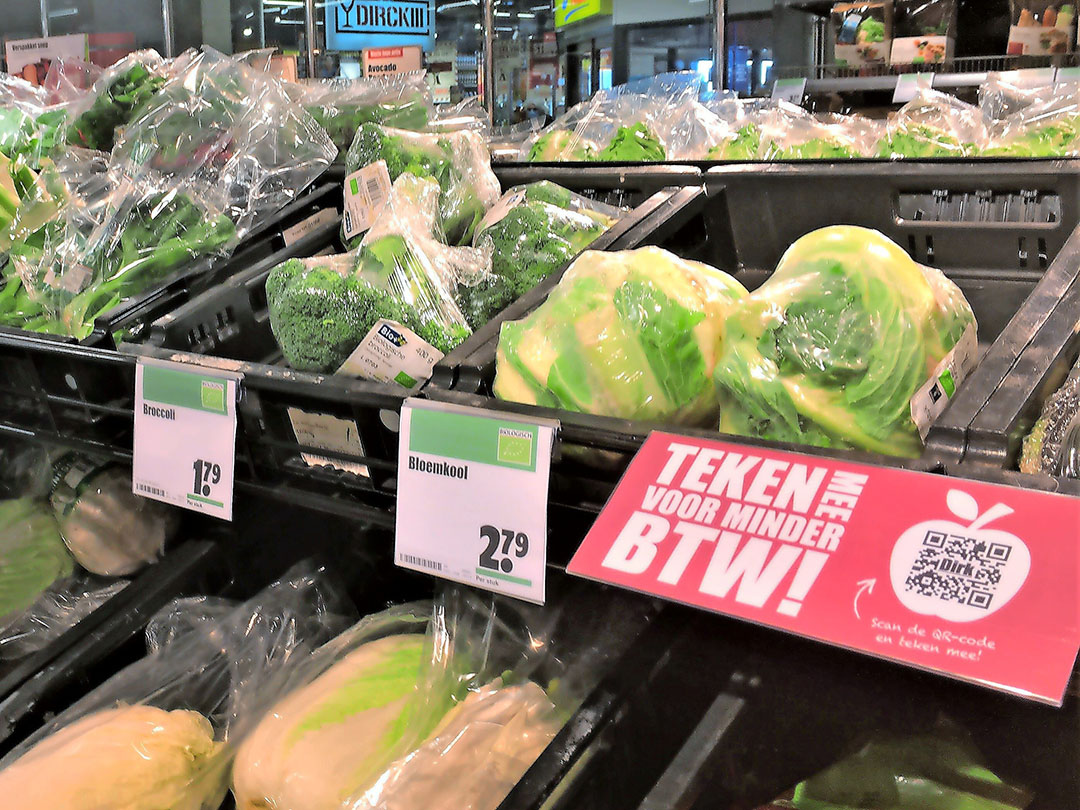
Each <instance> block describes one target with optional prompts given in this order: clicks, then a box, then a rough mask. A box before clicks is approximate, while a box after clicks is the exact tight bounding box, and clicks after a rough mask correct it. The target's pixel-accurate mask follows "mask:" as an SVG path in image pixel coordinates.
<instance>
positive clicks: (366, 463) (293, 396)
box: [124, 174, 698, 508]
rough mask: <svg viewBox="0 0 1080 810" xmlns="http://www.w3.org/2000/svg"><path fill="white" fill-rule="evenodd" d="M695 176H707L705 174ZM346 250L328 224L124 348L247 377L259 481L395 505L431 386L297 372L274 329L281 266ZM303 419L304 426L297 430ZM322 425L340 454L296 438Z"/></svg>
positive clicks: (252, 455)
mask: <svg viewBox="0 0 1080 810" xmlns="http://www.w3.org/2000/svg"><path fill="white" fill-rule="evenodd" d="M693 178H694V179H698V177H697V175H696V174H695V175H693ZM677 193H678V192H677V191H676V190H674V189H672V190H668V191H663V192H658V193H656V194H654V195H653V196H652V197H650V198H649V200H647V201H646V202H645V203H644V204H642V205H641V206H639V207H638V208H636V209H634V210H632V211H630V212H628V213H627V214H625V215H624V216H623V217H621V218H620V220H619V221H618V222H616V223H615V224H614V225H613V226H612V227H611V228H609V229H608V231H607V232H606V233H604V234H603V235H601V236H600V237H599V238H598V239H597V240H596V241H595V242H593V244H592V247H593V248H594V249H601V250H602V249H605V248H606V247H607V246H608V245H610V244H613V243H614V242H615V241H616V240H618V239H619V238H622V237H623V236H625V235H626V234H627V233H629V232H631V231H632V230H633V229H634V228H635V227H637V226H638V224H639V223H640V222H641V221H643V220H644V219H646V218H647V217H648V216H649V215H650V214H651V213H652V212H654V211H655V210H656V208H657V206H660V205H662V204H663V202H664V200H666V199H668V198H670V197H671V196H673V195H675V194H677ZM340 249H341V245H340V242H339V241H338V226H337V223H334V224H329V225H325V226H323V227H320V228H318V229H316V230H314V231H312V232H311V233H309V234H307V235H305V236H304V237H303V238H302V239H300V240H298V241H297V242H296V243H295V244H293V245H291V246H289V247H288V248H286V249H284V250H282V251H279V252H277V253H274V254H272V255H270V256H267V257H265V258H263V259H261V260H259V261H257V262H255V263H254V264H253V265H251V266H249V267H248V268H247V269H246V270H244V271H243V272H241V273H238V274H236V275H235V276H233V277H232V278H230V279H228V280H226V281H225V282H223V283H222V284H220V285H218V286H217V287H216V288H215V289H213V290H209V291H207V292H205V293H203V294H202V295H200V296H198V297H197V298H194V299H192V300H191V301H189V302H187V303H186V304H184V305H182V306H180V307H178V308H177V309H175V310H174V311H172V312H170V313H169V314H167V315H165V316H163V317H161V318H159V319H158V320H157V321H155V322H154V323H153V324H152V326H151V327H150V329H149V332H148V335H147V340H146V342H145V343H143V344H140V345H127V344H125V346H124V351H126V352H131V353H137V354H141V355H145V356H152V357H157V358H164V359H172V360H182V361H183V362H194V363H199V362H208V363H215V362H217V363H225V364H226V365H227V367H228V368H231V369H234V370H236V371H240V372H242V373H243V375H244V380H243V396H242V398H241V402H240V405H239V407H238V415H239V420H240V424H241V428H242V430H241V432H242V434H243V445H244V448H245V458H246V460H247V461H248V462H249V463H250V471H251V480H253V481H256V482H259V483H261V484H262V485H264V486H268V487H275V488H277V489H278V490H279V491H284V490H286V489H289V488H295V487H300V488H301V489H302V490H303V491H304V492H305V493H315V494H322V495H323V496H327V497H331V498H335V499H337V500H338V501H348V500H350V499H353V500H356V499H359V500H363V501H365V502H367V503H372V504H377V505H379V506H385V507H387V508H389V506H390V505H391V503H392V501H391V500H390V499H391V498H392V495H393V493H394V491H395V486H396V470H397V452H398V421H399V415H400V411H401V403H402V402H403V401H404V399H405V398H406V397H407V396H410V395H414V394H417V393H418V392H419V391H420V390H421V388H422V387H423V383H421V384H418V385H417V386H415V387H414V388H413V389H411V390H409V389H405V388H403V387H401V386H396V385H389V384H384V383H377V382H372V381H368V380H360V379H355V378H350V377H343V376H342V377H338V376H334V375H326V374H315V373H311V372H303V371H293V370H291V369H289V368H288V367H286V366H285V365H284V362H283V360H282V357H281V352H280V350H279V349H278V346H277V343H276V341H275V340H274V337H273V334H272V333H271V330H270V321H269V314H268V311H267V302H266V293H265V283H266V277H267V276H268V275H269V273H270V271H271V270H272V269H273V267H274V266H275V265H277V264H279V263H280V262H282V261H284V260H285V259H288V258H292V257H296V256H312V255H315V254H318V253H320V252H324V251H330V252H334V251H337V250H340ZM555 275H558V273H556V274H555ZM483 332H484V330H483V329H481V330H480V332H478V333H477V334H478V335H482V334H483ZM476 339H477V336H476V335H474V336H473V337H472V338H470V339H469V341H467V342H466V344H463V346H462V347H461V348H459V349H458V350H455V351H454V352H452V353H451V354H450V355H447V357H446V358H444V360H443V361H442V362H441V363H440V364H439V366H438V367H437V368H436V371H435V373H436V374H438V375H442V376H448V377H452V376H453V371H452V368H453V366H454V364H455V363H456V362H457V358H458V357H459V356H461V355H462V354H463V353H464V352H466V351H467V345H471V343H472V342H475V340H476ZM200 357H205V358H206V360H205V361H203V360H200ZM233 361H235V362H233ZM298 412H300V413H298ZM294 420H297V421H298V422H299V426H297V427H294ZM313 423H314V424H316V426H317V427H318V428H319V429H321V430H323V431H330V432H332V433H334V434H335V435H337V436H338V440H339V443H338V444H337V448H338V449H337V450H329V449H327V448H326V447H324V446H320V445H321V444H323V442H320V441H318V440H315V439H314V436H312V440H311V441H309V442H307V443H306V442H305V441H304V440H302V439H301V438H299V437H298V436H297V431H298V430H299V431H300V432H301V433H304V432H305V427H307V428H310V427H311V425H312V424H313ZM328 424H329V425H330V427H328ZM305 455H306V456H307V457H308V458H307V459H306V460H305V458H304V456H305ZM313 457H314V460H313ZM319 459H321V463H320V461H319ZM331 462H336V463H331Z"/></svg>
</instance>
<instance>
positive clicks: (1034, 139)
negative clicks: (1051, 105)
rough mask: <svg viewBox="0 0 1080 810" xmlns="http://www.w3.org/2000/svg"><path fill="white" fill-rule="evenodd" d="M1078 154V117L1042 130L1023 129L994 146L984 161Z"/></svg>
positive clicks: (1079, 130) (1059, 121)
mask: <svg viewBox="0 0 1080 810" xmlns="http://www.w3.org/2000/svg"><path fill="white" fill-rule="evenodd" d="M1078 150H1080V116H1068V117H1063V118H1061V119H1059V120H1057V121H1054V122H1052V123H1049V124H1045V125H1043V126H1031V127H1026V128H1024V129H1023V130H1021V131H1020V132H1018V133H1017V134H1016V135H1014V136H1012V137H1010V138H1006V139H1005V140H1004V141H1003V142H999V143H998V144H996V145H995V146H992V147H990V148H988V149H984V150H983V152H982V154H983V155H984V156H987V157H1064V156H1066V155H1074V154H1076V153H1077V151H1078Z"/></svg>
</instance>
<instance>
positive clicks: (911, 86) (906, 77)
mask: <svg viewBox="0 0 1080 810" xmlns="http://www.w3.org/2000/svg"><path fill="white" fill-rule="evenodd" d="M935 75H936V74H934V73H901V74H900V75H899V76H897V77H896V89H895V90H894V91H893V96H892V100H893V104H907V102H909V101H911V100H912V99H913V98H915V95H916V94H917V93H918V92H919V91H920V90H929V89H930V88H932V87H933V86H934V76H935Z"/></svg>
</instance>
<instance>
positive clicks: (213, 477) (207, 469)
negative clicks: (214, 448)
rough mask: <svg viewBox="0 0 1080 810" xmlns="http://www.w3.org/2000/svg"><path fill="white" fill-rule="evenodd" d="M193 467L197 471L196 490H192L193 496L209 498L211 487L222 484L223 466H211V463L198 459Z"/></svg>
mask: <svg viewBox="0 0 1080 810" xmlns="http://www.w3.org/2000/svg"><path fill="white" fill-rule="evenodd" d="M191 466H192V467H193V468H194V470H195V484H194V487H195V488H194V489H193V490H192V494H193V495H202V496H203V497H208V496H209V495H210V485H211V484H219V483H221V465H220V464H211V463H210V462H209V461H203V460H202V459H201V458H197V459H195V463H194V464H192V465H191Z"/></svg>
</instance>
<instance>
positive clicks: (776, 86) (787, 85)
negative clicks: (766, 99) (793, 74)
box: [772, 76, 806, 104]
mask: <svg viewBox="0 0 1080 810" xmlns="http://www.w3.org/2000/svg"><path fill="white" fill-rule="evenodd" d="M804 95H806V77H805V76H804V77H803V78H801V79H777V80H776V81H775V82H773V86H772V97H773V98H774V99H777V100H779V101H790V102H791V103H792V104H802V100H803V96H804Z"/></svg>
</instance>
